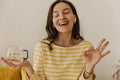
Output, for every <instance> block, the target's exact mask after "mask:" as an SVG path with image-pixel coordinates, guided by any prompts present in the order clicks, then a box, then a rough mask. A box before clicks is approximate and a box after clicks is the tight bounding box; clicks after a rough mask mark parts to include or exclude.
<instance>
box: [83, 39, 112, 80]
mask: <svg viewBox="0 0 120 80" xmlns="http://www.w3.org/2000/svg"><path fill="white" fill-rule="evenodd" d="M108 44H109V42H108V41H106V40H105V39H102V40H101V41H100V42H99V43H98V46H97V47H96V48H92V49H90V50H88V51H85V53H84V57H85V60H86V62H87V64H86V68H85V73H86V74H85V75H84V77H85V78H86V79H87V78H89V76H90V74H91V73H92V72H93V70H94V67H95V65H96V64H97V63H98V62H99V61H100V60H101V59H102V58H103V57H105V56H106V55H108V54H109V53H110V50H108V51H106V52H103V51H104V50H105V48H106V47H107V46H108Z"/></svg>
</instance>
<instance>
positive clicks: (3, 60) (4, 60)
mask: <svg viewBox="0 0 120 80" xmlns="http://www.w3.org/2000/svg"><path fill="white" fill-rule="evenodd" d="M0 60H1V61H2V62H4V63H5V64H7V65H9V66H10V67H16V65H15V64H13V63H12V62H10V61H8V60H6V59H5V58H3V57H2V58H1V59H0Z"/></svg>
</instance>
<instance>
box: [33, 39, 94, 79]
mask: <svg viewBox="0 0 120 80" xmlns="http://www.w3.org/2000/svg"><path fill="white" fill-rule="evenodd" d="M46 43H49V41H47V40H42V41H40V42H38V43H37V45H36V47H35V51H34V58H33V67H34V70H35V74H37V75H38V76H37V77H38V79H37V78H36V76H35V75H34V77H33V79H32V80H85V79H84V78H83V71H84V68H85V60H84V57H83V52H84V51H86V50H89V49H90V48H92V47H93V46H92V44H91V43H90V42H89V41H86V40H83V41H82V42H81V43H79V44H76V45H74V46H72V47H61V46H58V45H55V44H53V43H52V48H53V50H51V51H50V50H49V47H48V44H46ZM88 80H92V79H88Z"/></svg>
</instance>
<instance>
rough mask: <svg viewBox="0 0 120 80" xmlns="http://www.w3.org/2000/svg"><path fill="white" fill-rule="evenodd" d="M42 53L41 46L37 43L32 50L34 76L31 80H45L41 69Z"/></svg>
mask: <svg viewBox="0 0 120 80" xmlns="http://www.w3.org/2000/svg"><path fill="white" fill-rule="evenodd" d="M43 67H44V66H43V52H42V44H41V42H38V43H37V44H36V46H35V49H34V57H33V68H34V71H35V73H34V75H33V77H34V78H33V80H45V74H44V68H43Z"/></svg>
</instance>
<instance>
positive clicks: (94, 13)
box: [0, 0, 120, 80]
mask: <svg viewBox="0 0 120 80" xmlns="http://www.w3.org/2000/svg"><path fill="white" fill-rule="evenodd" d="M53 1H54V0H0V56H4V54H5V49H6V47H7V46H8V45H21V46H23V48H25V49H28V50H29V60H30V61H31V63H32V56H33V49H34V46H35V44H36V43H37V41H38V40H40V39H43V38H44V37H45V36H46V32H45V29H44V28H45V24H46V17H47V12H48V8H49V6H50V4H51V3H52V2H53ZM70 1H72V2H73V3H74V4H75V6H76V8H77V11H78V14H79V17H80V21H81V29H82V32H83V34H84V37H85V38H86V39H88V40H90V41H91V42H92V43H93V45H94V46H96V45H97V43H98V41H99V40H100V39H101V38H106V39H107V40H109V42H110V45H109V47H108V49H110V50H111V54H110V55H108V56H107V57H105V58H104V59H103V60H102V61H101V62H100V63H99V64H98V65H97V66H96V68H95V73H96V75H97V80H112V78H111V77H112V72H113V65H114V63H115V62H116V60H118V59H120V54H119V53H120V52H119V44H120V37H119V34H120V31H119V29H120V27H119V26H120V5H119V4H120V0H70Z"/></svg>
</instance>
